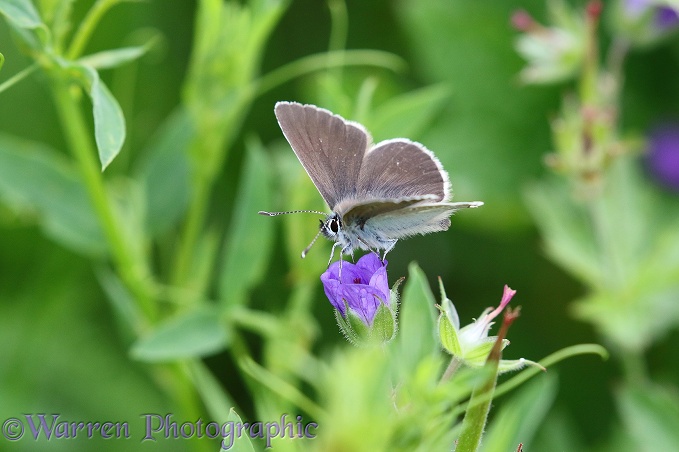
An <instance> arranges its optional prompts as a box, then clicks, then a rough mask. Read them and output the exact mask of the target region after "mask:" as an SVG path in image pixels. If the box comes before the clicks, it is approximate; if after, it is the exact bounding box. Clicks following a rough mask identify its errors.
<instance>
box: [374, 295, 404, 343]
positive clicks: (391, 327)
mask: <svg viewBox="0 0 679 452" xmlns="http://www.w3.org/2000/svg"><path fill="white" fill-rule="evenodd" d="M396 322H397V321H396V313H395V312H394V311H392V310H391V309H389V308H388V307H387V305H385V304H384V303H380V306H379V307H378V308H377V312H376V313H375V318H374V319H373V324H372V326H371V327H370V329H369V333H368V334H369V338H370V340H371V341H373V342H376V343H380V344H385V343H387V342H389V341H391V340H392V339H393V338H394V337H396V330H397V329H398V326H397V323H396Z"/></svg>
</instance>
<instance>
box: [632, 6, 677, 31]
mask: <svg viewBox="0 0 679 452" xmlns="http://www.w3.org/2000/svg"><path fill="white" fill-rule="evenodd" d="M649 8H653V10H654V11H653V14H654V17H653V19H654V25H655V26H656V27H658V29H659V30H660V31H667V30H669V29H671V28H674V27H676V26H678V25H679V11H677V9H676V8H673V7H671V6H668V5H660V4H658V3H657V2H654V1H652V0H625V10H626V12H627V14H628V15H629V16H630V17H639V16H641V15H642V14H644V13H645V12H646V10H648V9H649Z"/></svg>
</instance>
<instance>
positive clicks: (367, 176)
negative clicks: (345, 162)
mask: <svg viewBox="0 0 679 452" xmlns="http://www.w3.org/2000/svg"><path fill="white" fill-rule="evenodd" d="M357 193H358V199H367V198H372V199H399V198H412V197H417V196H433V199H432V202H437V201H441V202H445V201H448V200H449V198H450V182H449V181H448V173H446V171H445V170H444V169H443V167H442V166H441V163H440V162H439V160H438V159H437V158H436V156H434V154H433V153H432V152H431V151H429V150H428V149H427V148H426V147H424V146H423V145H421V144H420V143H416V142H413V141H410V140H406V139H403V138H398V139H394V140H387V141H382V142H380V143H378V144H377V145H375V146H374V147H373V148H372V149H370V151H368V153H367V154H366V155H365V157H364V159H363V165H362V167H361V171H360V174H359V177H358V186H357Z"/></svg>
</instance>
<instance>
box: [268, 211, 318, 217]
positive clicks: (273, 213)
mask: <svg viewBox="0 0 679 452" xmlns="http://www.w3.org/2000/svg"><path fill="white" fill-rule="evenodd" d="M257 213H258V214H260V215H266V216H267V217H276V216H278V215H287V214H289V213H317V214H319V215H327V213H325V212H319V211H318V210H288V211H287V212H267V211H266V210H260V211H259V212H257Z"/></svg>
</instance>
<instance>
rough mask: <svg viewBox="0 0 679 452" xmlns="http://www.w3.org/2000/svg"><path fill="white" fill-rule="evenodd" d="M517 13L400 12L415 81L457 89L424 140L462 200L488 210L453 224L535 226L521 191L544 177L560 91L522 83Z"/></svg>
mask: <svg viewBox="0 0 679 452" xmlns="http://www.w3.org/2000/svg"><path fill="white" fill-rule="evenodd" d="M514 9H516V5H513V4H510V3H509V2H499V3H498V2H492V3H491V2H474V1H452V2H451V1H448V0H432V1H427V2H422V1H418V0H403V1H400V2H398V3H397V4H396V6H395V7H394V15H395V17H396V19H397V21H398V23H399V25H400V28H401V30H402V32H403V33H404V36H405V37H406V39H407V42H408V44H409V48H410V50H411V52H412V53H411V55H412V57H413V58H412V61H411V63H412V67H413V70H414V72H415V73H416V76H417V77H418V78H419V79H420V80H422V81H424V82H425V83H427V84H429V83H435V84H439V83H445V84H447V86H450V87H451V89H452V92H451V96H450V100H449V101H448V102H446V110H445V112H444V114H441V115H438V117H437V121H435V122H434V123H433V124H432V127H431V128H429V129H428V130H427V131H426V132H425V133H424V135H423V136H422V138H421V139H420V141H421V142H422V143H423V144H424V145H426V146H427V147H428V148H429V149H431V150H432V151H433V152H434V153H435V154H436V156H437V157H438V158H439V159H440V160H441V163H442V164H443V167H444V168H445V169H446V170H447V171H448V173H449V175H450V181H451V185H452V189H453V192H454V193H455V197H456V198H457V199H459V200H460V201H476V200H478V201H484V202H485V203H486V205H487V206H489V208H487V209H485V208H484V210H483V211H480V210H479V211H478V212H474V215H471V214H470V215H464V218H463V217H462V215H460V218H459V219H456V220H455V221H456V222H458V221H461V220H462V219H464V221H470V222H477V223H480V224H482V225H483V226H485V227H488V228H493V229H496V230H500V229H502V228H506V227H524V228H525V227H530V225H531V222H530V218H529V217H528V215H527V212H526V210H525V206H524V205H523V203H522V199H521V197H520V192H519V191H517V188H518V187H521V185H523V184H524V183H525V181H526V180H530V179H531V178H534V177H535V176H537V175H539V174H541V173H542V172H543V166H542V164H541V156H542V154H543V153H544V152H545V151H547V150H549V147H550V130H549V125H548V121H547V116H548V114H549V112H550V111H552V110H554V108H555V104H556V100H557V96H556V95H555V93H556V89H554V88H550V89H542V90H539V91H538V90H530V89H524V88H522V87H520V86H519V84H518V83H516V81H517V74H518V72H519V70H520V69H521V67H522V65H523V63H522V61H521V59H520V58H519V56H518V55H517V54H516V53H515V52H514V50H513V48H512V46H511V42H512V39H513V37H514V36H515V34H516V32H515V31H514V30H513V29H512V27H509V26H507V21H508V20H509V17H511V14H512V11H513V10H514ZM489 181H492V183H491V182H489ZM490 206H492V208H490ZM503 232H504V233H506V230H505V229H503Z"/></svg>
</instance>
